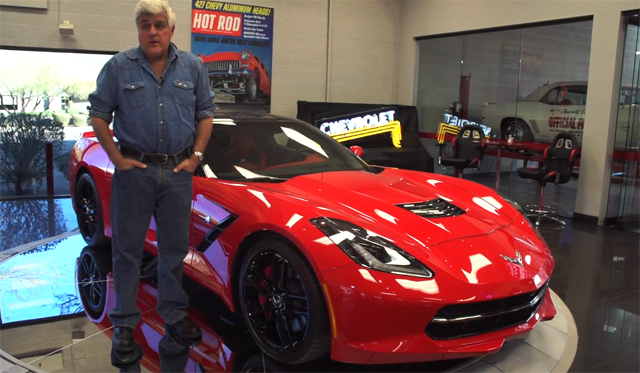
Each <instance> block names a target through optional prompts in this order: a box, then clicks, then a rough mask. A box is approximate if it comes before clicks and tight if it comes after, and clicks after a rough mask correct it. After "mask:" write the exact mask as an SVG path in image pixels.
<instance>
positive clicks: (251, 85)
mask: <svg viewBox="0 0 640 373" xmlns="http://www.w3.org/2000/svg"><path fill="white" fill-rule="evenodd" d="M259 87H260V86H259V85H258V81H257V80H256V78H254V77H253V76H250V77H249V79H247V83H246V85H245V91H246V93H247V101H249V102H256V100H257V99H258V90H259Z"/></svg>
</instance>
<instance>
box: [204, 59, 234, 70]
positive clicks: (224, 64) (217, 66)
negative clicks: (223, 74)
mask: <svg viewBox="0 0 640 373" xmlns="http://www.w3.org/2000/svg"><path fill="white" fill-rule="evenodd" d="M229 66H231V69H232V70H240V61H214V62H205V64H204V67H205V68H206V69H207V72H213V71H229Z"/></svg>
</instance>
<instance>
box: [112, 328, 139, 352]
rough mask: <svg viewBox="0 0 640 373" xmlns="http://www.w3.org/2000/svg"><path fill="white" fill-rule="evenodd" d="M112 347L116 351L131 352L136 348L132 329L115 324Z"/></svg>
mask: <svg viewBox="0 0 640 373" xmlns="http://www.w3.org/2000/svg"><path fill="white" fill-rule="evenodd" d="M111 345H112V346H113V349H114V350H116V351H118V352H132V351H134V350H135V348H136V342H135V340H134V339H133V329H132V328H130V327H128V326H116V327H115V328H113V338H112V343H111Z"/></svg>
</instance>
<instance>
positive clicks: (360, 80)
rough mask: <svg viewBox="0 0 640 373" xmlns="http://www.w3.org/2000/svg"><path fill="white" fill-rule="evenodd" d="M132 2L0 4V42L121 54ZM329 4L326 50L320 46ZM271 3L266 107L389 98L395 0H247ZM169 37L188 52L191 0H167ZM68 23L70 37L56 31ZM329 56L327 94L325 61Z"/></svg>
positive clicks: (127, 41)
mask: <svg viewBox="0 0 640 373" xmlns="http://www.w3.org/2000/svg"><path fill="white" fill-rule="evenodd" d="M136 2H137V0H87V1H78V0H59V1H58V0H55V1H54V0H51V1H49V9H48V10H35V9H27V8H14V7H0V45H4V46H22V47H37V48H66V49H77V50H96V51H121V50H125V49H128V48H130V47H132V46H135V45H137V33H136V29H135V26H134V20H133V8H134V6H135V4H136ZM330 2H331V9H332V11H331V20H332V22H331V23H332V31H331V35H332V38H331V50H330V51H329V53H328V51H327V43H328V41H329V39H328V36H327V35H328V23H329V18H330V17H329V16H328V14H329V13H328V12H329V3H330ZM238 3H246V4H250V5H258V6H266V7H272V8H275V19H274V40H273V71H272V75H273V89H272V92H273V93H272V99H271V111H272V112H273V113H277V114H283V115H289V116H295V115H296V112H297V109H296V102H297V100H307V101H325V99H326V98H327V97H329V100H331V101H342V102H346V101H351V102H385V103H387V102H391V101H392V100H393V92H394V87H395V83H394V55H395V53H394V52H395V48H396V44H395V36H396V28H395V27H396V16H397V1H396V0H360V1H357V2H356V1H353V0H247V1H238ZM170 4H171V6H172V8H173V10H174V12H175V13H176V16H177V18H178V22H177V26H176V34H175V36H174V38H173V41H174V42H175V43H176V44H177V45H178V47H179V48H181V49H185V50H189V49H190V20H191V1H190V0H170ZM63 20H69V21H70V22H71V23H72V24H73V25H74V29H75V30H74V31H75V34H74V35H72V36H65V35H60V33H59V30H58V27H59V26H58V25H59V24H60V23H61V22H62V21H63ZM328 56H331V57H330V66H331V67H330V73H331V74H329V94H328V95H327V65H328V64H327V61H328Z"/></svg>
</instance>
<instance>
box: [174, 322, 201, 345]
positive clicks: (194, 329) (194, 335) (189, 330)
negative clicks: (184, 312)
mask: <svg viewBox="0 0 640 373" xmlns="http://www.w3.org/2000/svg"><path fill="white" fill-rule="evenodd" d="M165 330H166V331H167V333H169V334H170V335H171V337H173V339H175V340H176V342H178V343H179V344H181V345H182V346H192V347H195V346H197V345H199V344H200V342H202V332H201V331H200V327H199V326H198V324H196V323H195V322H194V321H193V320H191V318H190V317H189V316H186V317H184V318H182V319H180V321H178V322H176V323H175V324H166V325H165Z"/></svg>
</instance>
